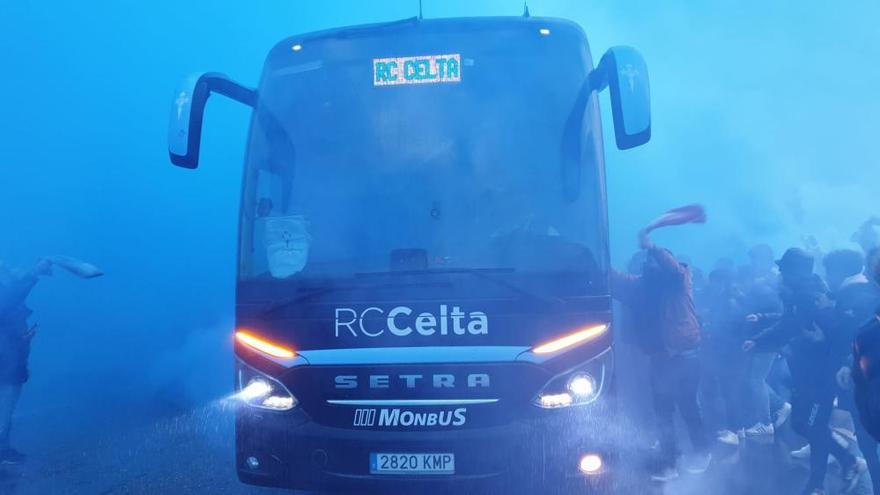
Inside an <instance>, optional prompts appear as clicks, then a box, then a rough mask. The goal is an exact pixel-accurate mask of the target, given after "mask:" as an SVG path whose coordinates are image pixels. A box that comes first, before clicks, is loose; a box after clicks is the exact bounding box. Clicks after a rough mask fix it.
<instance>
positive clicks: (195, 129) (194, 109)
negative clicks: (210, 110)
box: [168, 72, 257, 168]
mask: <svg viewBox="0 0 880 495" xmlns="http://www.w3.org/2000/svg"><path fill="white" fill-rule="evenodd" d="M212 92H213V93H219V94H222V95H224V96H226V97H229V98H232V99H233V100H236V101H238V102H241V103H244V104H245V105H248V106H250V107H253V106H255V105H256V101H257V93H256V91H254V90H253V89H250V88H247V87H245V86H242V85H241V84H239V83H237V82H235V81H233V80H232V79H229V78H228V77H226V76H225V75H223V74H218V73H215V72H206V73H204V74H196V75H193V76H190V77H188V78H186V79H184V81H183V82H182V83H181V85H180V86H179V87H178V88H177V91H175V92H174V101H173V102H172V105H171V115H170V119H169V121H168V155H169V156H170V157H171V163H173V164H175V165H177V166H178V167H184V168H197V167H198V166H199V148H200V147H201V139H202V118H203V117H204V115H205V103H207V101H208V96H210V95H211V93H212Z"/></svg>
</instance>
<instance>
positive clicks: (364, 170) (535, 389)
mask: <svg viewBox="0 0 880 495" xmlns="http://www.w3.org/2000/svg"><path fill="white" fill-rule="evenodd" d="M606 88H607V89H608V90H609V93H610V105H611V115H612V119H613V130H614V137H615V142H616V145H617V147H618V148H620V149H628V148H632V147H635V146H639V145H641V144H644V143H646V142H647V141H648V140H649V139H650V133H651V125H650V102H649V100H650V97H649V85H648V76H647V69H646V66H645V62H644V60H643V59H642V57H641V55H639V53H638V52H637V51H636V50H634V49H632V48H629V47H624V46H620V47H614V48H611V49H609V50H608V51H607V52H606V53H605V54H604V55H603V56H602V57H601V59H600V60H599V63H598V64H596V65H595V66H594V64H593V61H592V58H591V54H590V48H589V45H588V42H587V38H586V35H585V33H584V31H583V29H582V28H581V27H580V26H579V25H577V24H576V23H574V22H571V21H568V20H564V19H556V18H541V17H533V16H529V15H523V16H518V17H513V16H511V17H482V18H455V19H422V18H413V19H405V20H402V21H397V22H389V23H381V24H372V25H362V26H354V27H344V28H338V29H331V30H326V31H320V32H314V33H308V34H302V35H297V36H293V37H290V38H287V39H285V40H283V41H281V42H280V43H278V44H277V45H276V46H275V47H274V48H272V49H271V51H270V52H269V54H268V57H267V58H266V61H265V65H264V70H263V73H262V76H261V78H260V81H259V86H258V87H257V88H249V87H247V86H245V85H242V84H240V83H237V82H235V81H233V80H232V79H230V78H229V77H227V76H225V75H223V74H220V73H203V74H197V75H195V76H192V77H189V78H186V79H185V80H184V82H183V84H182V85H181V86H180V88H179V89H178V90H177V91H176V92H175V94H174V97H173V103H172V110H171V118H170V127H169V154H170V158H171V161H172V162H173V164H175V165H177V166H180V167H184V168H190V169H194V168H196V167H197V166H198V161H199V148H200V138H201V130H202V119H203V113H204V108H205V104H206V101H207V99H208V97H209V96H210V95H211V94H215V93H216V94H219V95H223V96H225V97H228V98H231V99H233V100H235V101H238V102H240V103H242V104H244V105H247V106H249V107H251V108H252V112H251V122H250V130H249V134H248V137H247V151H246V156H245V163H244V174H243V181H242V195H241V207H240V218H239V229H240V241H239V245H238V254H239V256H238V268H237V286H236V309H235V325H236V327H235V329H234V336H231V337H230V338H232V339H233V340H234V350H235V365H236V367H235V387H236V398H237V399H236V403H237V404H238V405H237V406H236V408H235V409H236V412H235V452H236V456H235V462H236V470H237V474H238V477H239V479H240V480H241V481H242V482H244V483H248V484H254V485H263V486H276V487H287V488H293V489H304V490H314V491H334V492H335V491H348V492H354V493H367V492H374V491H375V492H383V491H384V492H389V493H423V492H430V491H432V490H440V491H443V490H452V491H453V492H455V493H460V492H462V491H467V490H476V491H477V492H480V491H481V490H485V491H488V490H493V489H496V488H498V487H501V488H502V489H504V490H507V491H505V493H509V492H510V490H511V487H512V488H513V489H514V490H515V491H517V492H521V493H538V492H540V493H551V490H557V489H558V490H560V492H564V491H565V490H574V491H575V492H576V493H584V492H585V491H586V492H589V491H590V490H592V491H596V492H600V491H602V490H605V489H607V487H608V486H609V480H611V479H613V477H614V473H615V471H619V470H620V469H622V467H621V465H620V464H621V463H620V462H619V460H618V459H619V456H617V450H618V448H617V446H616V443H617V442H616V439H615V438H614V431H615V428H614V427H613V426H614V425H615V417H614V407H613V403H614V399H613V397H614V385H613V384H614V380H613V376H614V375H613V365H614V361H613V357H614V353H613V345H612V344H613V337H612V336H613V330H612V315H611V297H610V294H609V253H608V250H609V247H608V220H607V212H606V190H605V172H604V167H605V164H604V152H603V139H602V126H601V120H600V111H599V100H598V95H599V93H601V92H603V91H604V90H605V89H606ZM504 487H506V488H504Z"/></svg>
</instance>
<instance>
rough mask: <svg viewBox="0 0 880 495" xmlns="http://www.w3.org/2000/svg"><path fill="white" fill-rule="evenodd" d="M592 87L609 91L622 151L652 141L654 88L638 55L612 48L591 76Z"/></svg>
mask: <svg viewBox="0 0 880 495" xmlns="http://www.w3.org/2000/svg"><path fill="white" fill-rule="evenodd" d="M590 86H591V87H592V89H593V90H596V91H602V90H603V89H605V87H608V88H609V89H610V92H611V112H612V116H613V118H614V138H615V141H616V142H617V147H618V148H619V149H622V150H626V149H629V148H635V147H636V146H640V145H643V144H645V143H647V142H648V141H649V140H650V139H651V87H650V84H649V83H648V67H647V65H645V60H644V59H643V58H642V55H641V54H640V53H639V52H637V51H636V50H635V49H634V48H631V47H628V46H616V47H613V48H610V49H609V50H608V51H607V52H605V55H603V56H602V59H601V60H600V61H599V66H598V67H597V68H596V69H594V70H593V72H591V73H590Z"/></svg>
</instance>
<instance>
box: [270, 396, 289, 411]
mask: <svg viewBox="0 0 880 495" xmlns="http://www.w3.org/2000/svg"><path fill="white" fill-rule="evenodd" d="M293 406H294V403H293V397H280V396H277V395H270V396H269V397H266V398H265V399H263V407H268V408H269V409H277V410H279V411H286V410H288V409H293Z"/></svg>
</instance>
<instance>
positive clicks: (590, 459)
mask: <svg viewBox="0 0 880 495" xmlns="http://www.w3.org/2000/svg"><path fill="white" fill-rule="evenodd" d="M578 468H579V469H580V470H581V472H582V473H584V474H596V473H598V472H599V471H601V470H602V457H600V456H599V455H598V454H587V455H585V456H583V457H581V462H580V464H579V465H578Z"/></svg>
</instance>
